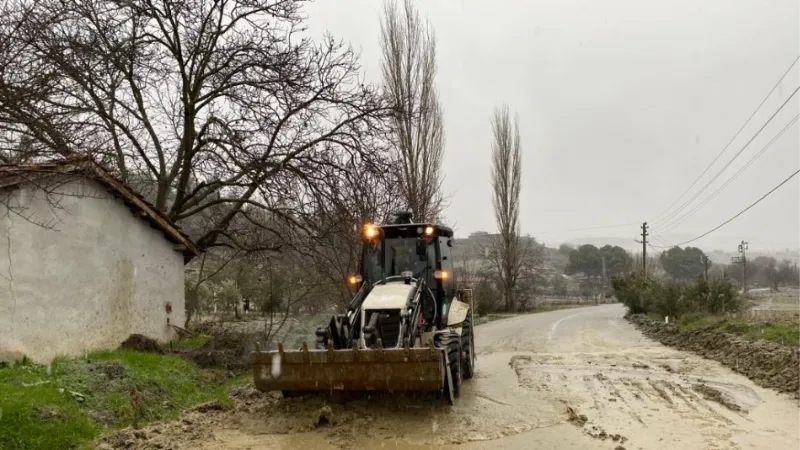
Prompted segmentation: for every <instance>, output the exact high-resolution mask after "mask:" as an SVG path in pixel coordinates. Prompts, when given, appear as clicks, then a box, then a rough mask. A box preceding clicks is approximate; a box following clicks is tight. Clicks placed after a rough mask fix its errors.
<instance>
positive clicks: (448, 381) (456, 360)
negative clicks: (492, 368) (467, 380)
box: [434, 333, 461, 404]
mask: <svg viewBox="0 0 800 450" xmlns="http://www.w3.org/2000/svg"><path fill="white" fill-rule="evenodd" d="M434 339H435V341H434V344H435V345H436V347H438V348H443V349H445V356H446V357H447V362H448V365H449V366H450V371H449V372H448V373H447V376H446V378H445V385H444V389H443V394H444V397H445V399H446V400H447V401H448V402H449V403H450V404H452V403H453V402H454V401H455V399H456V398H458V396H459V395H461V337H460V336H459V335H458V334H456V333H441V334H437V335H436V336H435V337H434Z"/></svg>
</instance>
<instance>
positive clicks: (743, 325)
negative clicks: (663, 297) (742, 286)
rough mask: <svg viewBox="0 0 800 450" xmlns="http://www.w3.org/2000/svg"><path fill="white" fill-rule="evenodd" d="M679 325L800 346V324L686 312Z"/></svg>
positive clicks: (686, 328)
mask: <svg viewBox="0 0 800 450" xmlns="http://www.w3.org/2000/svg"><path fill="white" fill-rule="evenodd" d="M678 325H679V326H680V327H681V328H682V329H684V330H687V331H692V330H698V329H710V330H718V331H723V332H727V333H732V334H737V335H740V336H742V337H744V338H746V339H749V340H758V339H764V340H767V341H772V342H777V343H778V344H781V345H786V346H792V347H797V346H800V324H798V323H791V322H781V323H774V322H763V321H758V320H756V319H753V318H748V317H744V316H730V317H721V316H714V315H706V314H686V315H684V316H683V317H681V318H680V320H679V322H678Z"/></svg>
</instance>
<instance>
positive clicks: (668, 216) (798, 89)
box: [661, 86, 800, 224]
mask: <svg viewBox="0 0 800 450" xmlns="http://www.w3.org/2000/svg"><path fill="white" fill-rule="evenodd" d="M798 91H800V86H798V87H797V88H795V90H794V91H792V94H791V95H790V96H789V98H787V99H786V101H784V102H783V103H782V104H781V106H780V107H779V108H778V109H777V110H776V111H775V112H774V113H773V114H772V115H771V116H770V117H769V119H767V121H766V122H764V125H762V126H761V128H759V129H758V131H756V133H755V134H754V135H753V137H751V138H750V140H749V141H747V143H746V144H744V146H742V148H741V149H740V150H739V151H738V152H737V153H736V154H735V155H733V158H731V160H730V161H728V163H727V164H725V167H723V168H722V169H721V170H720V171H719V172H717V174H716V175H714V178H712V179H711V180H709V182H708V183H706V184H705V186H703V188H702V189H700V190H699V191H697V193H696V194H694V196H692V198H690V199H689V200H687V201H686V202H684V203H683V204H682V205H681V206H680V207H679V208H678V209H676V210H674V211H673V212H671V213H669V214H668V215H667V217H665V218H664V219H662V220H661V223H662V224H663V223H666V222H668V221H669V220H671V219H672V218H673V217H675V215H676V214H678V213H679V212H681V211H682V210H683V209H684V208H686V206H687V205H689V204H690V203H691V202H693V201H694V200H695V199H696V198H697V197H699V196H700V194H702V193H703V192H704V191H705V190H706V189H707V188H708V186H710V185H711V183H713V182H714V181H716V179H717V178H719V176H720V175H722V173H723V172H725V169H727V168H728V167H730V165H731V164H733V162H734V161H735V160H736V158H738V157H739V155H741V154H742V152H744V151H745V150H746V149H747V147H748V146H750V144H751V143H752V142H753V141H754V140H755V139H756V138H757V137H758V136H759V135H760V134H761V132H762V131H764V129H765V128H766V127H767V125H769V124H770V123H771V122H772V120H773V119H775V116H777V115H778V113H779V112H781V111H782V110H783V108H784V107H786V105H787V104H789V101H790V100H791V99H792V98H794V96H795V95H797V92H798Z"/></svg>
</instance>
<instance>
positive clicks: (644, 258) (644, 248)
mask: <svg viewBox="0 0 800 450" xmlns="http://www.w3.org/2000/svg"><path fill="white" fill-rule="evenodd" d="M642 273H643V274H644V276H645V277H646V276H647V222H644V223H643V224H642Z"/></svg>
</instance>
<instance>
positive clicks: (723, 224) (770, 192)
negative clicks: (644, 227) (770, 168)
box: [663, 169, 800, 248]
mask: <svg viewBox="0 0 800 450" xmlns="http://www.w3.org/2000/svg"><path fill="white" fill-rule="evenodd" d="M798 173H800V169H798V170H796V171H795V172H794V173H793V174H791V175H789V176H788V177H787V178H786V179H785V180H783V181H781V182H780V184H778V185H777V186H775V187H774V188H772V189H771V190H770V191H769V192H767V193H766V194H764V195H762V196H761V198H759V199H758V200H756V201H755V202H753V203H751V204H750V206H748V207H747V208H745V209H743V210H741V211H739V213H738V214H736V215H735V216H733V217H731V218H730V219H728V220H726V221H725V222H722V223H721V224H719V225H717V226H716V227H714V228H712V229H711V230H709V231H706V232H705V233H703V234H701V235H700V236H697V237H696V238H694V239H689V240H688V241H685V242H681V243H680V244H674V245H670V246H669V247H680V246H682V245H686V244H689V243H692V242H694V241H696V240H698V239H702V238H704V237H706V236H708V235H709V234H711V233H713V232H715V231H717V230H719V229H720V228H722V227H724V226H725V225H727V224H729V223H731V222H732V221H733V220H734V219H736V218H737V217H739V216H741V215H742V214H744V213H746V212H747V211H748V210H750V208H752V207H753V206H756V205H757V204H759V203H760V202H761V200H764V199H765V198H767V197H768V196H769V195H770V194H772V193H773V192H775V191H777V190H778V188H780V187H781V186H783V185H784V184H786V183H788V182H789V180H791V179H792V178H794V177H795V176H797V174H798ZM663 248H667V247H663Z"/></svg>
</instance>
